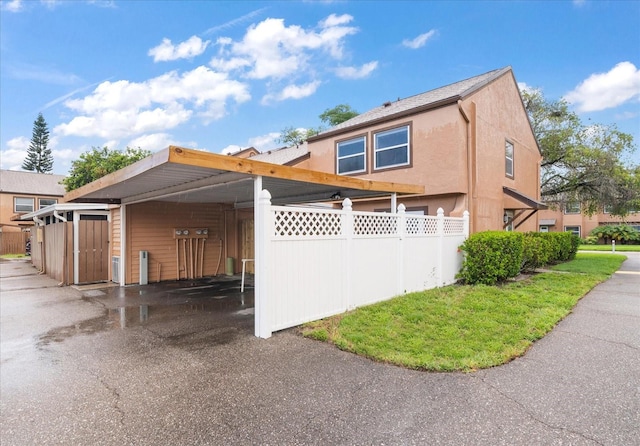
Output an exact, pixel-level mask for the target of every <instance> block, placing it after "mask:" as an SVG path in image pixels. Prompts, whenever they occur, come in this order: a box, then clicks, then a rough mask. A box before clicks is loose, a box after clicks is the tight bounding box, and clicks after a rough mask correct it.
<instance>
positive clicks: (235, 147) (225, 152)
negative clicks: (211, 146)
mask: <svg viewBox="0 0 640 446" xmlns="http://www.w3.org/2000/svg"><path fill="white" fill-rule="evenodd" d="M244 149H246V147H242V146H238V145H236V144H229V145H228V146H227V147H225V148H224V149H222V150H220V153H221V154H223V155H231V154H232V153H236V152H239V151H241V150H244Z"/></svg>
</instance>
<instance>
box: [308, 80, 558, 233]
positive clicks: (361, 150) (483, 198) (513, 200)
mask: <svg viewBox="0 0 640 446" xmlns="http://www.w3.org/2000/svg"><path fill="white" fill-rule="evenodd" d="M308 151H309V154H310V156H309V157H308V158H307V159H306V160H304V161H303V162H301V163H300V164H297V165H298V166H301V167H305V168H307V169H311V170H316V171H321V172H331V173H335V174H338V175H344V176H350V177H354V178H366V179H371V180H375V181H387V182H393V181H402V182H408V183H411V184H419V185H421V186H424V189H425V193H424V194H419V195H415V196H413V197H411V198H410V199H407V198H405V199H404V201H403V202H404V204H405V205H406V206H407V209H408V210H410V211H412V212H418V213H424V214H429V215H435V212H436V209H438V208H443V209H444V211H445V215H450V216H461V215H462V213H463V211H464V210H468V211H469V213H470V216H471V217H470V218H471V221H470V225H471V232H472V233H473V232H479V231H485V230H500V229H517V230H520V231H535V230H537V229H538V226H537V220H536V218H535V214H536V212H537V211H538V210H541V209H546V206H545V205H544V204H543V203H541V202H540V201H539V200H540V181H539V178H540V176H539V171H540V162H541V159H542V156H541V153H540V150H539V147H538V145H537V142H536V139H535V136H534V133H533V130H532V128H531V125H530V123H529V119H528V116H527V114H526V111H525V107H524V105H523V102H522V99H521V97H520V92H519V89H518V85H517V82H516V80H515V77H514V74H513V71H512V69H511V67H505V68H502V69H499V70H494V71H490V72H488V73H485V74H481V75H479V76H475V77H472V78H469V79H465V80H462V81H460V82H456V83H453V84H451V85H447V86H444V87H441V88H437V89H435V90H431V91H428V92H426V93H422V94H418V95H416V96H412V97H409V98H406V99H398V100H396V101H389V102H385V103H383V104H382V105H381V106H379V107H376V108H374V109H372V110H370V111H368V112H365V113H363V114H361V115H358V116H356V117H354V118H352V119H350V120H348V121H346V122H344V123H342V124H339V125H338V126H336V127H333V128H331V129H329V130H328V131H325V132H323V133H320V134H319V135H316V136H313V137H311V138H309V140H308ZM354 207H357V208H358V209H365V210H389V206H388V203H385V202H384V201H381V200H368V201H366V202H358V203H357V204H354ZM532 217H533V218H532Z"/></svg>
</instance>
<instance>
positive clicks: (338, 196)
mask: <svg viewBox="0 0 640 446" xmlns="http://www.w3.org/2000/svg"><path fill="white" fill-rule="evenodd" d="M329 198H331V199H332V200H339V199H340V198H342V197H341V196H340V192H336V193H335V194H333V195H331V197H329Z"/></svg>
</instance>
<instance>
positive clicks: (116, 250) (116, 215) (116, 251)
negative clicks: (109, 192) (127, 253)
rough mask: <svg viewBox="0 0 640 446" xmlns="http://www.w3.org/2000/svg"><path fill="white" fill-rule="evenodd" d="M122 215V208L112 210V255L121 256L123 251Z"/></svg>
mask: <svg viewBox="0 0 640 446" xmlns="http://www.w3.org/2000/svg"><path fill="white" fill-rule="evenodd" d="M121 215H122V214H121V212H120V208H117V209H113V210H112V211H111V256H119V255H120V252H121V251H120V248H121V243H122V239H121V237H120V236H121V232H120V231H121V229H122V225H121V220H120V219H121V217H120V216H121Z"/></svg>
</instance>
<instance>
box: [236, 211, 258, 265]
mask: <svg viewBox="0 0 640 446" xmlns="http://www.w3.org/2000/svg"><path fill="white" fill-rule="evenodd" d="M240 237H241V240H240V255H241V256H242V257H241V259H255V246H254V245H255V242H254V238H255V237H254V235H253V220H242V221H241V222H240ZM253 263H254V262H247V265H246V272H247V273H250V274H254V272H255V269H254V267H253Z"/></svg>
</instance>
